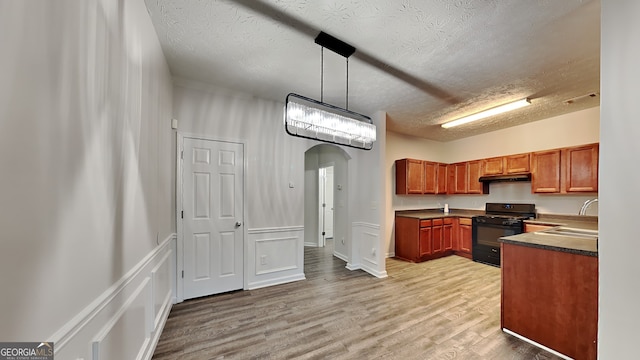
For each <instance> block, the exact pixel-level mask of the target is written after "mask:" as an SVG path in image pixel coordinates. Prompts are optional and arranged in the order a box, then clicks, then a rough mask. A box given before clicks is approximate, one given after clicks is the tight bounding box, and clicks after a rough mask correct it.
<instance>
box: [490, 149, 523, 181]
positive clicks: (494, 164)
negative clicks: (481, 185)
mask: <svg viewBox="0 0 640 360" xmlns="http://www.w3.org/2000/svg"><path fill="white" fill-rule="evenodd" d="M480 161H481V162H482V176H487V175H506V174H518V173H528V172H529V171H531V164H530V156H529V153H526V154H517V155H509V156H500V157H494V158H488V159H482V160H480Z"/></svg>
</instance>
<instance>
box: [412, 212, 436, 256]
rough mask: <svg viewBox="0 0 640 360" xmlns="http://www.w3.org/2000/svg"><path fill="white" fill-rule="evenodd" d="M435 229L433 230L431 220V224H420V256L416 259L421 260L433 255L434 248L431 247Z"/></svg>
mask: <svg viewBox="0 0 640 360" xmlns="http://www.w3.org/2000/svg"><path fill="white" fill-rule="evenodd" d="M432 234H433V231H432V230H431V221H429V226H424V227H423V226H422V224H421V225H420V246H419V250H420V252H419V254H418V255H419V256H418V258H416V260H415V261H419V259H422V258H423V257H425V256H429V255H431V253H432V251H433V249H432V247H431V237H432Z"/></svg>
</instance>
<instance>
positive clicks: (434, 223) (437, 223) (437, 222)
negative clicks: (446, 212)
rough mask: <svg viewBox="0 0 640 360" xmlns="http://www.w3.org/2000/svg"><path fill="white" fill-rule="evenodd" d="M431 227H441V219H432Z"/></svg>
mask: <svg viewBox="0 0 640 360" xmlns="http://www.w3.org/2000/svg"><path fill="white" fill-rule="evenodd" d="M433 226H442V219H433Z"/></svg>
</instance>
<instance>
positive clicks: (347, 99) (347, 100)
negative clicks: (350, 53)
mask: <svg viewBox="0 0 640 360" xmlns="http://www.w3.org/2000/svg"><path fill="white" fill-rule="evenodd" d="M345 102H346V106H345V109H347V110H349V58H347V95H346V100H345Z"/></svg>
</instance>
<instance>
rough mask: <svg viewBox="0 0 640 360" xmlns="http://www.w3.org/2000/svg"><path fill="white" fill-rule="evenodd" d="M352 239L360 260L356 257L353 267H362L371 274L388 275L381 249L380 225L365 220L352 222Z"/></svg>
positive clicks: (380, 276) (376, 275) (381, 276)
mask: <svg viewBox="0 0 640 360" xmlns="http://www.w3.org/2000/svg"><path fill="white" fill-rule="evenodd" d="M351 241H353V242H354V244H355V248H357V251H354V253H357V254H358V258H359V261H358V260H357V259H354V263H353V264H352V266H351V267H352V268H360V269H362V270H364V271H366V272H368V273H369V274H371V275H373V276H375V277H379V278H384V277H387V271H386V270H385V264H384V256H383V255H382V254H381V249H380V225H377V224H370V223H365V222H354V223H352V224H351Z"/></svg>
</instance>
